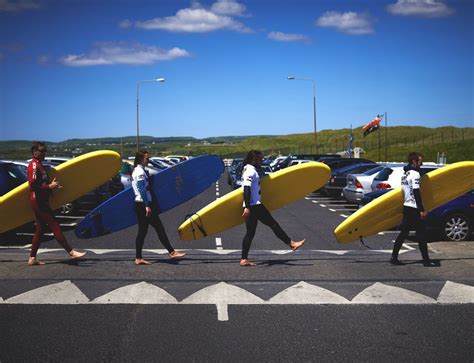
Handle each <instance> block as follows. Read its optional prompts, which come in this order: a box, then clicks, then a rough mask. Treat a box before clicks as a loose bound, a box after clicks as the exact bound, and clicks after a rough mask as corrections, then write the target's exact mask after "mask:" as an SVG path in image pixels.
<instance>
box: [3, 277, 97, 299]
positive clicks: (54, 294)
mask: <svg viewBox="0 0 474 363" xmlns="http://www.w3.org/2000/svg"><path fill="white" fill-rule="evenodd" d="M5 302H6V303H9V304H61V305H63V304H67V305H69V304H85V303H87V302H89V298H88V297H87V296H86V295H84V294H83V292H82V291H81V290H79V288H78V287H77V286H76V285H74V284H73V283H72V282H71V281H69V280H66V281H63V282H58V283H56V284H51V285H46V286H42V287H39V288H37V289H33V290H30V291H27V292H25V293H23V294H20V295H17V296H13V297H11V298H10V299H7V300H5Z"/></svg>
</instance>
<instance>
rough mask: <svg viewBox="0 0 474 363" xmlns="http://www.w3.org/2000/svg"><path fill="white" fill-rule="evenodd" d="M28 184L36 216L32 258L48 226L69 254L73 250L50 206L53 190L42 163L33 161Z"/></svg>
mask: <svg viewBox="0 0 474 363" xmlns="http://www.w3.org/2000/svg"><path fill="white" fill-rule="evenodd" d="M27 177H28V183H29V184H30V206H31V209H33V213H34V214H35V222H36V223H35V233H34V235H33V240H32V241H31V254H30V256H31V257H36V253H37V252H38V248H39V245H40V239H41V235H42V233H43V231H44V229H45V226H46V225H47V226H48V227H49V229H50V230H51V232H53V234H54V238H56V239H57V241H58V242H59V243H60V244H61V246H63V248H64V249H65V250H66V251H67V252H71V250H72V248H71V246H69V244H68V243H67V241H66V237H64V235H63V233H62V231H61V226H60V225H59V223H58V221H57V220H56V219H55V218H54V216H53V211H52V210H51V208H50V206H49V198H50V196H51V193H52V191H51V189H49V182H48V173H47V172H46V169H45V168H44V167H43V165H42V164H41V161H39V160H37V159H34V158H33V159H32V160H31V162H30V163H29V165H28V168H27Z"/></svg>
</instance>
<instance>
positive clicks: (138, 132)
mask: <svg viewBox="0 0 474 363" xmlns="http://www.w3.org/2000/svg"><path fill="white" fill-rule="evenodd" d="M164 81H165V79H164V78H156V79H148V80H145V81H139V82H137V152H138V151H139V150H138V149H139V147H140V126H139V125H140V123H139V116H138V115H139V112H138V105H139V95H140V84H142V83H150V82H160V83H163V82H164Z"/></svg>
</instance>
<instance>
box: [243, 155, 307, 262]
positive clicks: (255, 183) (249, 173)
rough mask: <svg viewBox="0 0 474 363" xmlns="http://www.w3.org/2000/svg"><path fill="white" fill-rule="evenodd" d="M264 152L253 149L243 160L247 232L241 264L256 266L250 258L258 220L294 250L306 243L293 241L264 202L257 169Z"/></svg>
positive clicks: (244, 212)
mask: <svg viewBox="0 0 474 363" xmlns="http://www.w3.org/2000/svg"><path fill="white" fill-rule="evenodd" d="M262 159H263V153H262V152H261V151H258V150H251V151H249V153H248V154H247V157H246V158H245V160H244V161H243V166H244V167H243V171H242V187H243V189H244V205H243V208H244V211H243V213H242V217H244V218H245V226H246V228H247V233H246V234H245V237H244V239H243V241H242V258H241V260H240V266H255V263H253V262H250V261H249V260H248V253H249V250H250V245H251V244H252V240H253V237H254V236H255V231H256V229H257V223H258V221H261V222H262V223H263V224H265V225H267V226H269V227H270V228H271V229H272V230H273V233H275V235H276V236H277V237H278V238H279V239H281V240H282V241H283V242H284V243H285V244H286V245H288V247H290V248H291V249H292V250H293V251H295V250H297V249H298V248H300V247H301V246H302V245H303V244H304V241H305V240H304V239H303V240H301V241H293V240H291V239H290V237H288V235H287V234H286V233H285V231H284V230H283V229H282V228H281V227H280V225H279V224H278V222H277V221H276V220H275V219H274V218H273V217H272V215H271V214H270V212H269V211H268V209H267V208H265V206H264V205H263V204H262V201H261V191H260V176H259V175H258V172H257V169H258V168H259V167H260V166H261V165H262Z"/></svg>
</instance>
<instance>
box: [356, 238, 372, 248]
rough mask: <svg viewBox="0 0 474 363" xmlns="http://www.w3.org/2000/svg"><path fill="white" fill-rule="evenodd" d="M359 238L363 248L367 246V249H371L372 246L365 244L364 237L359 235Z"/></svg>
mask: <svg viewBox="0 0 474 363" xmlns="http://www.w3.org/2000/svg"><path fill="white" fill-rule="evenodd" d="M359 238H360V244H361V245H362V246H364V247H365V248H368V249H369V250H371V249H372V247H369V246H367V245H366V244H365V242H364V239H363V238H362V236H360V237H359Z"/></svg>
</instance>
